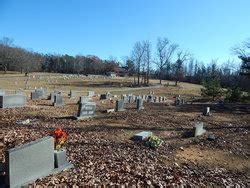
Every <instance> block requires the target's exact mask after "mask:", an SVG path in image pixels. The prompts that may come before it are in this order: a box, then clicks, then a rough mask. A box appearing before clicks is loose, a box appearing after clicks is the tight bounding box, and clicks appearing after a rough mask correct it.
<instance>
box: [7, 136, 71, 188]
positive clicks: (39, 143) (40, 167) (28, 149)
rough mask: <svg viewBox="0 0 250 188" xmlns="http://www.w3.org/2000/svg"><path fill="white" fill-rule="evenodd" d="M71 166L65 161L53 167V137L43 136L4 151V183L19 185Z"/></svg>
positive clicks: (9, 185)
mask: <svg viewBox="0 0 250 188" xmlns="http://www.w3.org/2000/svg"><path fill="white" fill-rule="evenodd" d="M71 167H72V165H71V164H69V163H65V164H63V165H62V166H61V168H57V169H55V157H54V138H53V137H45V138H42V139H39V140H36V141H33V142H30V143H28V144H24V145H22V146H19V147H16V148H13V149H10V150H8V151H7V152H6V168H5V170H6V175H5V177H6V178H5V183H6V185H7V186H8V187H10V188H12V187H13V188H14V187H21V186H22V185H24V184H26V183H28V182H30V181H34V180H36V179H38V178H41V177H44V176H47V175H49V174H52V173H55V172H59V171H62V170H64V169H66V168H71Z"/></svg>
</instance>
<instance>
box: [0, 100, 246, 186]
mask: <svg viewBox="0 0 250 188" xmlns="http://www.w3.org/2000/svg"><path fill="white" fill-rule="evenodd" d="M93 100H94V101H95V102H96V103H97V117H96V118H93V119H90V120H84V121H76V120H72V119H71V118H70V116H72V115H74V114H75V113H76V111H77V104H76V103H77V99H74V100H70V99H67V98H65V103H66V105H65V106H64V107H53V106H52V105H51V102H50V101H49V100H39V101H35V102H34V101H28V105H27V107H24V108H15V109H0V162H4V161H5V155H4V151H5V150H6V149H9V148H13V147H15V146H18V145H21V144H24V143H27V142H30V141H32V140H35V139H38V138H41V137H44V136H48V135H50V134H51V131H52V130H53V129H54V128H56V127H61V128H62V129H63V130H64V131H65V132H66V133H67V134H68V139H67V142H66V144H65V148H66V149H67V159H68V161H70V162H71V163H73V165H74V167H73V168H72V169H70V170H66V171H64V172H61V173H59V174H54V175H50V176H48V177H45V178H42V179H39V180H37V181H36V182H35V184H34V185H37V186H39V185H43V186H54V185H65V186H70V187H71V186H73V185H74V186H83V185H94V184H98V185H101V184H105V185H111V184H120V185H121V184H122V185H129V186H132V185H153V186H167V185H169V186H170V185H198V186H203V185H207V186H208V185H220V186H221V185H240V186H246V185H247V179H248V176H249V174H248V173H247V172H248V171H249V168H250V165H249V148H250V143H249V129H250V125H249V122H250V115H249V112H250V107H249V106H247V105H245V106H243V107H239V106H235V105H234V106H230V105H227V106H225V108H223V109H221V108H219V107H217V106H216V105H210V106H211V109H212V116H211V117H204V116H202V115H201V112H202V109H203V107H204V105H198V104H193V105H183V106H178V107H176V106H172V105H171V104H170V103H168V102H167V103H146V104H144V105H145V110H143V111H140V112H138V111H137V110H136V109H135V107H136V104H135V103H133V104H126V105H125V108H126V111H124V112H117V113H110V114H106V113H103V112H102V111H103V110H105V109H108V108H112V107H114V106H115V102H114V101H115V100H111V101H110V100H106V101H102V102H101V101H99V100H98V99H97V98H94V99H93ZM171 100H172V99H171V98H170V99H169V101H171ZM28 118H29V119H32V120H34V121H32V122H31V123H30V124H28V125H20V124H17V123H16V122H17V121H18V120H25V119H28ZM198 121H203V122H205V129H206V130H207V133H206V134H205V135H204V136H201V137H198V138H194V137H188V136H185V135H187V134H185V133H187V132H189V131H190V130H192V127H193V126H194V124H195V123H196V122H198ZM142 130H150V131H152V132H153V133H154V134H155V135H157V136H159V137H160V138H162V139H163V140H164V143H163V144H162V146H160V147H159V148H157V149H150V148H147V147H146V146H144V145H143V144H140V143H134V142H133V141H131V140H130V138H131V137H132V136H133V135H134V134H135V133H137V132H140V131H142ZM209 134H213V135H214V136H215V138H216V139H215V141H208V140H207V137H208V135H209Z"/></svg>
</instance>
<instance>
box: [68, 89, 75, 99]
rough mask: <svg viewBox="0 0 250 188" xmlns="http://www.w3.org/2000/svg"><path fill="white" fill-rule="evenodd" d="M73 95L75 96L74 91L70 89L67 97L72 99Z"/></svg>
mask: <svg viewBox="0 0 250 188" xmlns="http://www.w3.org/2000/svg"><path fill="white" fill-rule="evenodd" d="M75 97H76V92H75V91H72V90H70V91H69V98H70V99H72V98H75Z"/></svg>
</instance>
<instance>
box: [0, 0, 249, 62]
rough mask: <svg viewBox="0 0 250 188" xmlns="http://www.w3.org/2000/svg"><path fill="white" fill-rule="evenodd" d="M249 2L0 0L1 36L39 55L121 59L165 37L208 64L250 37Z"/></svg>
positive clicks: (225, 58)
mask: <svg viewBox="0 0 250 188" xmlns="http://www.w3.org/2000/svg"><path fill="white" fill-rule="evenodd" d="M249 7H250V0H0V37H1V38H2V37H4V36H6V37H9V38H12V39H14V43H15V44H16V45H17V46H21V47H24V48H27V49H32V50H33V51H38V52H42V53H60V54H66V53H67V54H70V55H77V54H82V55H88V54H93V55H97V56H99V57H100V58H104V59H107V58H109V57H110V56H114V57H116V58H117V59H121V57H123V56H127V55H130V52H131V49H132V47H133V45H134V43H135V42H136V41H140V40H149V41H151V42H152V45H153V49H155V43H156V40H157V38H158V37H167V38H168V39H169V40H171V41H172V42H175V43H177V44H179V45H180V47H181V48H183V49H184V50H188V51H190V52H191V53H192V54H193V55H194V57H195V58H197V59H199V60H201V61H204V62H205V63H208V62H210V60H211V59H216V58H218V60H219V61H225V60H227V59H229V58H233V57H234V56H232V54H231V52H230V48H231V47H232V46H234V45H235V44H237V43H240V42H242V41H243V40H245V39H247V38H249V37H250V24H249V23H250V14H249Z"/></svg>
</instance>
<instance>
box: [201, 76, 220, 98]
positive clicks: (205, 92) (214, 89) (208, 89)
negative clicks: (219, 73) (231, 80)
mask: <svg viewBox="0 0 250 188" xmlns="http://www.w3.org/2000/svg"><path fill="white" fill-rule="evenodd" d="M202 85H203V87H204V88H201V96H203V97H206V98H208V99H211V100H213V101H214V100H215V99H217V98H219V97H221V96H222V94H223V92H222V88H221V86H220V83H219V81H218V80H217V79H212V80H208V81H204V82H203V84H202Z"/></svg>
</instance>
